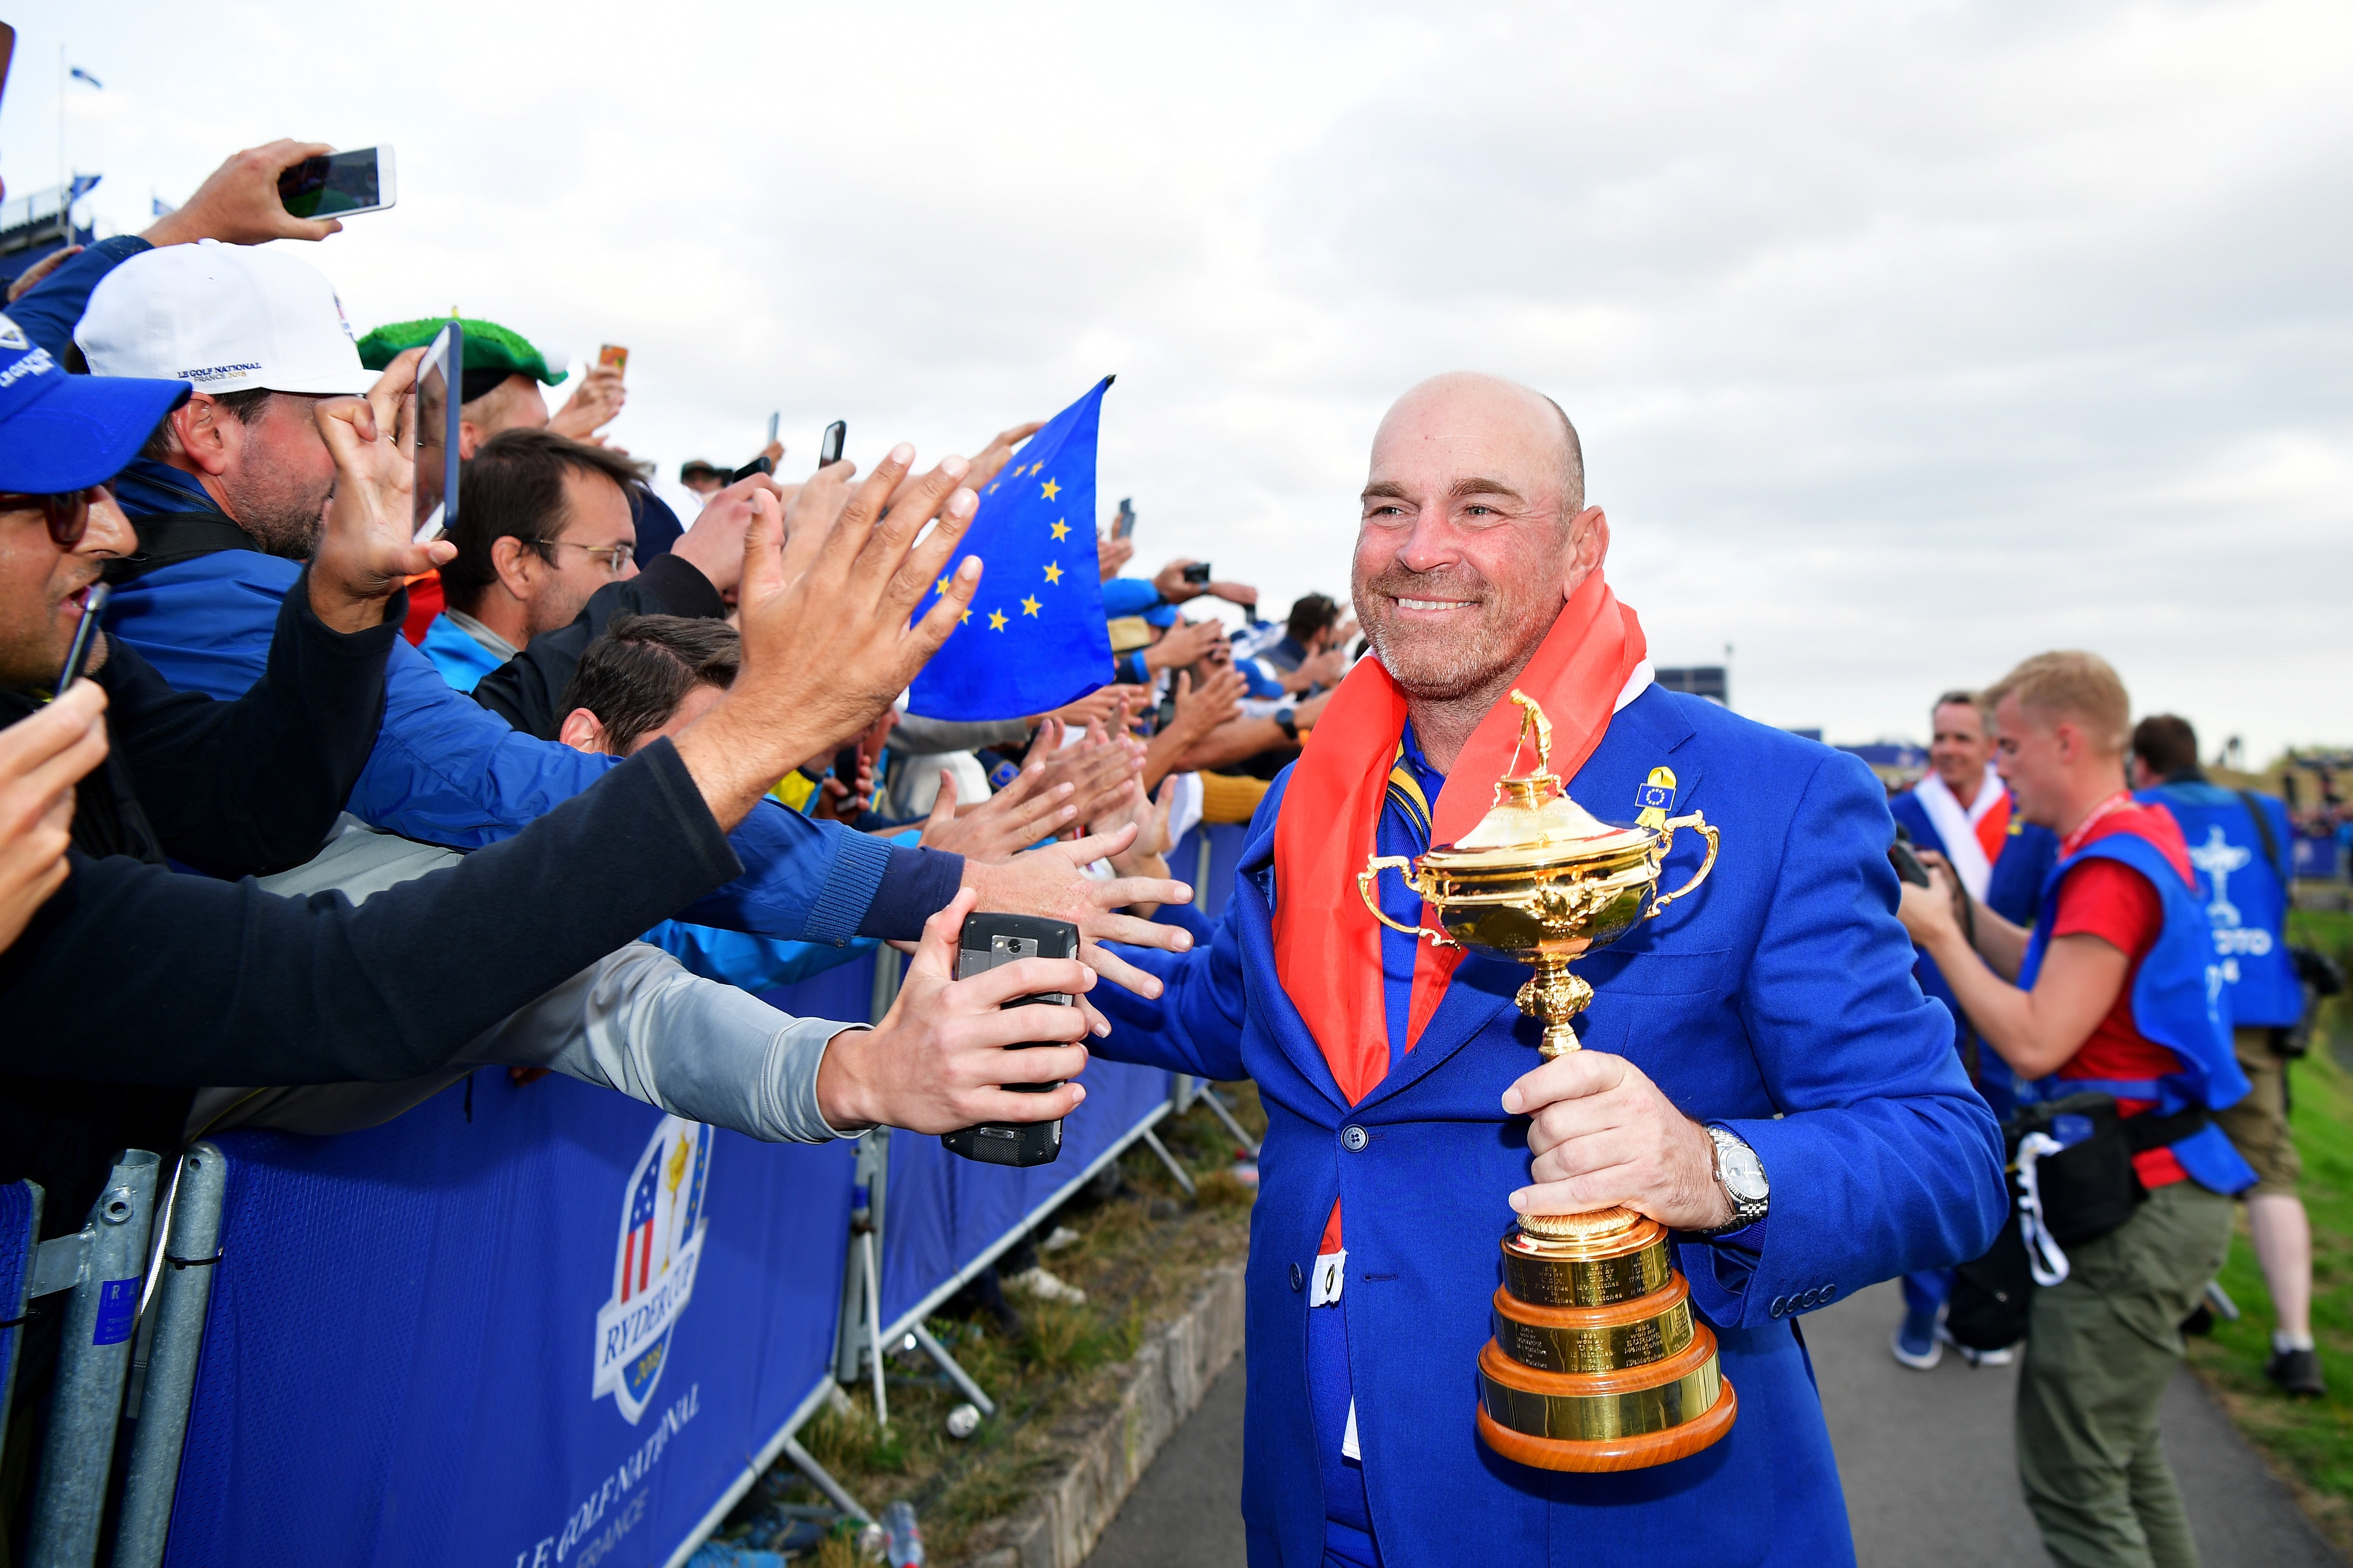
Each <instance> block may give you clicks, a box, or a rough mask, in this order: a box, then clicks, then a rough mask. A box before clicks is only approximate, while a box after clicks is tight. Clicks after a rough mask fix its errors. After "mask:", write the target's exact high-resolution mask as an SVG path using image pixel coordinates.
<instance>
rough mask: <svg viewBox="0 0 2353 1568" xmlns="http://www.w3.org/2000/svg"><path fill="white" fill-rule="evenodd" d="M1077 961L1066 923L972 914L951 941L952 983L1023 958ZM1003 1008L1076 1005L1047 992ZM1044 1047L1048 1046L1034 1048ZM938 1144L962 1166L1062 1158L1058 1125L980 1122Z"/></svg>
mask: <svg viewBox="0 0 2353 1568" xmlns="http://www.w3.org/2000/svg"><path fill="white" fill-rule="evenodd" d="M1078 955H1079V928H1078V927H1076V926H1074V925H1072V924H1071V922H1070V921H1053V920H1046V919H1043V918H1041V917H1039V916H1035V915H997V914H971V915H966V916H965V921H964V931H963V934H962V935H961V936H959V937H958V938H957V939H956V978H957V979H958V980H964V979H967V978H969V977H971V976H972V975H975V974H985V973H987V972H988V971H989V970H992V969H995V968H997V967H998V966H999V965H1001V964H1007V963H1018V962H1019V961H1020V960H1022V959H1025V958H1076V957H1077V956H1078ZM1005 1005H1007V1006H1008V1007H1027V1006H1030V1005H1047V1006H1055V1007H1069V1006H1072V1005H1075V1004H1074V1003H1073V1002H1072V1000H1071V997H1070V996H1069V994H1066V993H1064V992H1060V991H1047V992H1041V993H1039V994H1035V995H1029V996H1016V997H1015V998H1013V1000H1012V1001H1010V1002H1008V1003H1007V1004H1005ZM1036 1043H1037V1044H1039V1045H1044V1044H1047V1043H1049V1042H1046V1041H1043V1040H1040V1041H1038V1042H1036ZM1006 1048H1007V1049H1008V1050H1016V1051H1018V1050H1027V1049H1029V1047H1027V1046H1008V1047H1006ZM1060 1087H1061V1079H1055V1080H1054V1081H1053V1082H1052V1083H1008V1084H1007V1085H1005V1088H1006V1089H1009V1090H1011V1091H1012V1092H1013V1093H1015V1094H1043V1093H1045V1092H1046V1091H1047V1090H1048V1089H1059V1088H1060ZM940 1142H942V1143H943V1144H944V1145H945V1146H946V1147H947V1148H948V1150H949V1151H950V1152H954V1153H957V1154H961V1155H963V1156H964V1157H965V1159H967V1160H977V1161H979V1162H980V1163H983V1164H985V1165H1050V1164H1052V1163H1054V1161H1055V1160H1057V1159H1058V1158H1060V1155H1061V1152H1062V1121H1061V1118H1060V1117H1056V1118H1055V1119H1054V1120H1053V1121H984V1122H982V1123H980V1124H979V1125H978V1126H976V1127H965V1128H962V1129H959V1130H958V1131H954V1132H944V1133H942V1134H940Z"/></svg>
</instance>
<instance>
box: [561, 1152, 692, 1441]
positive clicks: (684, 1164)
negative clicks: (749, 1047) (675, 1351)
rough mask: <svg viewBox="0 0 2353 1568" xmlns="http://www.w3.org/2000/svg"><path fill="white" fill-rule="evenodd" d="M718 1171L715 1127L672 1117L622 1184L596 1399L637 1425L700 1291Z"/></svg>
mask: <svg viewBox="0 0 2353 1568" xmlns="http://www.w3.org/2000/svg"><path fill="white" fill-rule="evenodd" d="M710 1175H711V1129H710V1128H708V1127H705V1126H703V1125H702V1123H701V1122H697V1121H684V1120H682V1119H681V1118H679V1117H676V1116H665V1117H663V1118H662V1124H661V1125H660V1126H659V1127H657V1128H655V1129H654V1135H653V1137H652V1138H650V1139H649V1140H648V1141H647V1142H646V1152H644V1153H642V1154H640V1155H638V1163H637V1168H636V1169H635V1170H633V1171H631V1172H630V1173H629V1180H628V1185H626V1186H624V1187H623V1188H622V1189H621V1231H620V1236H619V1238H618V1239H617V1240H616V1241H615V1243H614V1245H613V1297H612V1300H609V1301H607V1302H606V1303H605V1304H604V1305H603V1306H602V1307H599V1308H598V1309H597V1310H596V1384H595V1387H594V1391H593V1392H592V1394H591V1395H590V1397H592V1398H598V1399H601V1398H603V1397H604V1396H605V1395H606V1394H611V1395H612V1396H613V1404H614V1405H615V1407H616V1408H617V1409H618V1410H619V1411H620V1413H621V1416H622V1419H624V1420H626V1421H628V1423H629V1425H630V1426H636V1425H637V1424H638V1416H640V1415H644V1414H645V1413H646V1405H648V1404H649V1402H650V1401H651V1400H652V1399H653V1396H654V1388H655V1385H656V1384H659V1383H660V1382H661V1374H662V1364H663V1363H665V1362H667V1361H668V1360H669V1359H670V1330H671V1329H673V1328H674V1327H676V1326H677V1323H678V1319H679V1314H680V1313H681V1312H683V1311H685V1310H686V1304H687V1302H688V1301H689V1300H692V1299H693V1296H694V1268H695V1265H696V1264H698V1263H700V1262H701V1261H702V1232H703V1229H704V1226H705V1224H706V1222H705V1220H704V1218H703V1214H702V1188H703V1183H704V1182H705V1181H706V1180H708V1179H709V1177H710Z"/></svg>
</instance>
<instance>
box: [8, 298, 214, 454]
mask: <svg viewBox="0 0 2353 1568" xmlns="http://www.w3.org/2000/svg"><path fill="white" fill-rule="evenodd" d="M187 397H188V384H187V383H185V382H184V381H144V380H133V379H132V378H129V377H118V376H100V375H69V374H67V373H66V367H65V366H64V365H62V364H60V363H58V359H57V356H56V355H54V354H52V353H49V351H48V350H47V349H45V348H38V347H36V346H35V345H34V343H33V342H32V340H31V339H29V338H27V337H26V336H25V331H24V329H23V328H21V327H19V326H17V325H16V322H14V321H10V320H9V319H8V318H7V317H5V316H0V490H10V491H16V492H19V493H22V494H26V495H56V494H59V493H61V492H63V491H66V490H79V489H89V488H90V486H91V485H102V484H104V483H105V482H106V481H107V480H109V479H112V478H113V477H114V476H115V475H117V474H119V473H121V471H122V469H123V468H124V467H125V466H127V465H128V464H129V463H130V461H131V459H132V458H135V457H137V456H138V455H139V448H140V447H142V446H143V445H144V444H145V443H146V440H147V437H149V436H150V435H152V434H153V432H154V429H155V426H156V425H157V424H159V423H160V422H161V421H162V420H163V417H164V415H166V414H169V413H170V412H171V411H172V410H173V409H174V408H177V407H178V406H179V405H181V404H183V403H185V402H186V401H187Z"/></svg>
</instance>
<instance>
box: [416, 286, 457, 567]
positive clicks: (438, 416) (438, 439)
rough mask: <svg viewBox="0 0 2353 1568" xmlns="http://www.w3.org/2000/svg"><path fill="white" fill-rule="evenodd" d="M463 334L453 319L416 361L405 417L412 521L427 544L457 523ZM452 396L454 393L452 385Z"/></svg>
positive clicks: (423, 541)
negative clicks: (412, 410)
mask: <svg viewBox="0 0 2353 1568" xmlns="http://www.w3.org/2000/svg"><path fill="white" fill-rule="evenodd" d="M465 363H466V333H465V329H464V328H462V327H460V326H459V325H458V323H457V322H455V321H452V322H450V323H449V324H448V326H446V327H443V328H442V329H441V331H440V334H439V335H438V336H437V337H436V338H435V339H434V340H433V346H432V347H430V348H428V349H427V350H426V351H425V357H424V358H423V359H422V360H420V361H418V362H417V388H416V390H415V391H414V392H412V393H411V394H410V396H411V397H412V398H414V399H415V406H416V415H415V417H413V418H412V419H411V420H410V421H409V431H410V435H411V437H412V441H413V445H412V446H411V447H410V451H409V456H410V458H413V459H414V460H415V462H416V464H417V478H416V481H415V489H414V492H413V493H414V496H415V502H416V505H415V511H414V513H413V515H412V517H411V520H410V521H412V522H413V524H414V525H415V528H416V539H417V543H419V544H430V543H432V542H434V541H435V540H437V539H438V538H440V537H441V536H442V535H443V534H445V533H447V532H448V531H449V530H450V528H451V527H452V526H453V525H454V524H455V523H456V522H457V521H458V405H459V403H460V402H461V401H462V400H463V398H464V395H465V370H464V366H465ZM453 388H454V389H456V395H454V396H453V395H451V392H452V389H453Z"/></svg>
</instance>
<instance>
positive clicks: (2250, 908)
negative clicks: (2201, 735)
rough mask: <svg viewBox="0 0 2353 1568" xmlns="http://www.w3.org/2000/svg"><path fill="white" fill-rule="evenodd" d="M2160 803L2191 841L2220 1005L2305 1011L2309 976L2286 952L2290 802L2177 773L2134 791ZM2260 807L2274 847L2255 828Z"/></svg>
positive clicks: (2283, 1019) (2253, 1015)
mask: <svg viewBox="0 0 2353 1568" xmlns="http://www.w3.org/2000/svg"><path fill="white" fill-rule="evenodd" d="M2133 798H2134V799H2136V800H2140V801H2146V802H2148V803H2150V804H2152V805H2161V806H2163V807H2165V809H2166V810H2168V811H2169V812H2171V813H2172V814H2173V819H2174V820H2175V821H2176V822H2179V824H2181V837H2183V838H2184V839H2185V840H2187V841H2188V843H2189V865H2190V868H2191V870H2192V871H2193V872H2195V874H2196V875H2197V878H2198V900H2199V901H2200V903H2202V904H2204V905H2205V906H2206V922H2207V924H2208V925H2209V926H2210V927H2211V929H2212V931H2213V933H2214V963H2215V966H2216V967H2217V968H2219V969H2220V970H2221V974H2222V1012H2223V1016H2225V1017H2227V1018H2229V1019H2230V1021H2231V1022H2232V1025H2234V1026H2237V1025H2247V1026H2261V1027H2270V1028H2285V1027H2287V1026H2289V1025H2291V1024H2295V1023H2297V1022H2299V1021H2301V1020H2302V1019H2303V1017H2304V984H2303V983H2302V982H2301V981H2299V980H2297V978H2296V975H2295V962H2294V961H2293V960H2292V959H2290V958H2289V957H2288V952H2287V885H2288V881H2289V879H2290V877H2291V875H2292V872H2291V869H2290V868H2289V867H2288V866H2287V864H2286V863H2285V862H2286V859H2287V856H2288V853H2289V849H2290V847H2291V846H2292V845H2293V844H2294V843H2295V840H2294V839H2293V838H2292V837H2290V829H2289V827H2288V821H2287V806H2286V805H2284V803H2282V802H2280V801H2277V800H2274V799H2272V798H2271V797H2270V796H2268V795H2255V796H2253V797H2252V798H2253V804H2252V805H2250V804H2249V802H2248V801H2246V800H2242V799H2241V798H2240V797H2239V796H2238V795H2235V794H2233V793H2232V791H2230V790H2227V789H2223V788H2221V787H2220V786H2219V785H2216V784H2209V783H2207V782H2206V781H2205V780H2204V779H2177V780H2172V781H2169V782H2168V783H2166V784H2159V785H2158V786H2157V787H2156V788H2155V789H2147V790H2143V791H2141V792H2140V793H2139V794H2138V795H2135V796H2134V797H2133ZM2256 811H2261V812H2262V813H2263V816H2264V817H2265V819H2266V820H2265V822H2264V826H2266V827H2268V828H2270V829H2271V834H2270V839H2269V844H2268V847H2269V849H2270V851H2271V852H2270V853H2269V854H2266V853H2265V852H2264V851H2265V848H2266V847H2267V846H2266V843H2265V839H2264V836H2263V834H2262V833H2259V832H2257V831H2256V829H2255V819H2254V816H2253V813H2254V812H2256Z"/></svg>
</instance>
